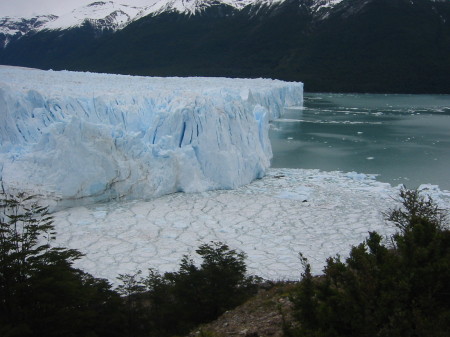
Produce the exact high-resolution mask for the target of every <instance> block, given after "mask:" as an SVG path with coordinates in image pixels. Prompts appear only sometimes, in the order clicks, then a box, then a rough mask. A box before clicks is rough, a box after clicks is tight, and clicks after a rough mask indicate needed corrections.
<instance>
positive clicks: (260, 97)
mask: <svg viewBox="0 0 450 337" xmlns="http://www.w3.org/2000/svg"><path fill="white" fill-rule="evenodd" d="M302 102H303V84H302V83H299V82H283V81H278V80H271V79H229V78H200V77H192V78H157V77H133V76H125V75H111V74H94V73H78V72H69V71H58V72H56V71H51V70H50V71H42V70H37V69H27V68H18V67H9V66H0V163H1V166H0V177H1V184H2V187H3V189H4V190H5V191H8V192H14V191H26V192H29V193H32V194H37V195H40V196H41V198H42V199H43V200H46V201H47V202H48V203H49V204H50V205H51V207H52V208H55V209H56V208H64V207H72V206H79V205H86V204H90V203H94V202H101V201H109V200H130V199H150V198H153V197H158V196H161V195H165V194H169V193H173V192H178V191H183V192H199V191H206V190H214V189H232V188H236V187H239V186H242V185H243V184H247V183H249V182H251V181H253V180H254V179H257V178H261V177H263V176H264V175H265V173H266V170H267V168H268V167H269V166H270V159H271V156H272V150H271V145H270V141H269V138H268V128H269V120H270V119H274V118H277V117H279V116H280V113H281V112H282V109H283V108H284V107H286V106H300V105H302Z"/></svg>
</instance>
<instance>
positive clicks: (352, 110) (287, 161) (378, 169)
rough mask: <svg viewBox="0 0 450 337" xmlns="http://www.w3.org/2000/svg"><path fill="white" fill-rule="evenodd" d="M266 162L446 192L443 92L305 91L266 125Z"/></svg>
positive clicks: (448, 142) (449, 123)
mask: <svg viewBox="0 0 450 337" xmlns="http://www.w3.org/2000/svg"><path fill="white" fill-rule="evenodd" d="M270 137H271V141H272V149H273V153H274V158H273V160H272V167H276V168H280V167H286V168H318V169H321V170H326V171H335V170H337V171H344V172H350V171H356V172H362V173H370V174H378V177H377V179H378V180H380V181H384V182H389V183H391V184H393V185H398V184H405V185H406V186H407V187H408V188H415V187H418V186H419V185H420V184H423V183H430V184H435V185H439V186H440V188H441V189H448V190H450V170H449V167H450V95H374V94H305V100H304V107H303V108H300V109H299V108H290V109H286V110H285V113H284V115H283V117H282V118H281V119H279V120H276V121H274V122H272V125H271V130H270Z"/></svg>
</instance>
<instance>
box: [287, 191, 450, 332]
mask: <svg viewBox="0 0 450 337" xmlns="http://www.w3.org/2000/svg"><path fill="white" fill-rule="evenodd" d="M400 197H401V202H402V207H401V208H397V209H394V210H392V211H390V212H389V213H388V214H387V216H386V217H387V220H389V221H391V222H392V223H393V224H394V225H395V226H396V227H397V228H398V230H399V231H398V233H396V234H395V235H393V236H392V238H391V245H386V244H383V243H382V238H381V236H380V235H379V234H377V233H375V232H372V233H370V234H369V238H368V239H367V240H366V241H365V242H364V243H362V244H360V245H358V246H356V247H353V248H352V250H351V252H350V255H349V257H348V258H347V259H346V261H345V262H343V261H341V258H340V257H339V256H337V257H334V258H329V259H328V260H327V264H326V267H325V269H324V275H323V276H320V277H317V278H315V277H313V276H312V275H311V272H310V266H309V264H308V263H307V262H306V261H305V263H304V264H305V271H304V273H303V279H302V281H301V282H300V284H299V287H298V289H297V291H296V293H295V294H294V295H293V301H294V306H295V313H296V317H297V319H298V320H299V322H300V327H299V328H297V329H295V330H292V331H291V332H290V334H291V335H294V336H327V337H328V336H390V337H395V336H398V337H400V336H401V337H408V336H430V337H431V336H433V337H437V336H448V335H449V333H450V325H449V322H450V231H449V230H448V229H447V228H445V226H444V223H445V222H444V221H445V216H444V212H443V211H441V210H440V209H439V208H438V207H437V206H436V205H435V203H434V202H433V200H432V199H431V198H426V197H423V196H421V195H420V194H419V193H418V192H417V191H410V190H406V189H403V190H402V191H401V192H400Z"/></svg>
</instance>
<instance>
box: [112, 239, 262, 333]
mask: <svg viewBox="0 0 450 337" xmlns="http://www.w3.org/2000/svg"><path fill="white" fill-rule="evenodd" d="M196 253H197V254H198V255H199V256H200V257H201V258H202V262H201V264H200V266H197V265H196V264H195V263H194V261H193V260H192V258H190V257H189V256H187V255H185V256H184V257H183V258H182V260H181V263H180V266H179V270H178V271H177V272H171V273H165V274H164V275H161V274H159V273H158V272H156V271H155V270H153V269H150V271H149V275H148V277H146V278H140V281H138V282H137V283H136V277H133V276H130V275H128V276H124V275H122V276H121V278H120V280H121V282H122V283H123V284H122V285H121V286H120V287H119V290H120V289H131V288H133V287H134V288H135V289H137V291H136V292H135V293H134V294H135V295H140V296H137V297H136V298H135V301H137V302H141V303H143V302H147V303H148V304H149V305H148V306H147V307H142V308H141V309H142V310H143V311H144V312H146V315H147V317H149V321H148V322H149V325H150V326H149V329H150V331H152V334H153V335H155V336H170V335H174V334H183V333H187V332H188V331H189V330H190V329H192V328H193V327H195V326H197V325H198V324H201V323H205V322H208V321H211V320H213V319H215V318H217V317H218V316H219V315H220V314H222V313H223V312H225V311H226V310H229V309H231V308H233V307H235V306H237V305H239V304H241V303H242V302H243V301H245V300H246V299H247V298H249V296H251V295H252V294H254V293H255V290H256V283H257V281H258V279H257V278H254V277H249V276H247V275H246V271H247V268H246V265H245V257H246V256H245V254H244V253H242V252H237V251H235V250H232V249H230V248H229V247H228V246H227V245H226V244H223V243H220V242H211V243H210V244H203V245H201V246H200V247H199V248H198V249H197V250H196ZM136 276H137V275H136ZM127 283H130V284H128V285H127ZM142 286H143V287H144V288H143V289H141V288H140V287H142ZM123 294H125V293H123Z"/></svg>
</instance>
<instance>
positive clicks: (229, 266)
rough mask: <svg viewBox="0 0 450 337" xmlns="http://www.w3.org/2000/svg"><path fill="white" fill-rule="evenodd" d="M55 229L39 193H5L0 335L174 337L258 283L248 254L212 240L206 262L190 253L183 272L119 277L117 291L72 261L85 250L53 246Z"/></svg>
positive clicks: (0, 208) (0, 232) (0, 207)
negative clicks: (248, 265) (250, 272)
mask: <svg viewBox="0 0 450 337" xmlns="http://www.w3.org/2000/svg"><path fill="white" fill-rule="evenodd" d="M55 235H56V233H55V231H54V226H53V218H52V216H51V215H50V214H49V213H48V208H47V207H43V206H41V205H39V203H37V202H36V200H35V197H33V196H27V195H25V194H18V195H8V194H4V193H1V194H0V336H2V337H13V336H16V337H19V336H20V337H22V336H68V337H70V336H92V337H94V336H108V337H109V336H112V337H114V336H133V337H137V336H158V337H162V336H170V335H173V334H175V333H183V332H187V331H188V330H189V329H190V328H192V327H194V326H196V325H197V324H199V323H203V322H207V321H209V320H212V319H214V318H216V317H217V316H218V315H220V314H221V313H223V312H224V311H225V310H228V309H231V308H233V307H234V306H236V305H238V304H240V303H241V302H242V301H243V300H245V299H247V298H248V297H249V296H250V295H251V294H252V293H253V291H254V289H255V287H256V279H255V278H253V277H248V276H246V265H245V254H244V253H241V252H236V251H235V250H232V249H230V248H229V247H228V246H227V245H225V244H223V243H211V244H203V245H201V246H200V247H199V248H198V249H197V250H196V252H197V253H198V254H199V255H200V256H201V258H202V263H201V265H200V266H197V265H195V263H194V261H193V260H192V259H191V258H190V257H188V256H184V257H183V259H182V261H181V264H180V268H179V271H178V272H173V273H166V274H164V275H160V274H159V273H157V272H156V271H154V270H150V273H149V275H148V277H146V278H143V277H141V276H140V272H139V273H138V274H136V275H120V277H119V280H121V281H122V285H121V286H119V288H118V289H117V290H113V289H112V288H111V285H110V284H109V283H108V282H107V281H106V280H104V279H97V278H94V277H93V276H92V275H90V274H87V273H85V272H83V271H81V270H79V269H76V268H74V267H73V262H74V261H76V260H77V259H79V258H80V257H81V256H82V254H81V253H80V252H79V251H77V250H74V249H65V248H54V247H51V245H50V243H51V241H52V240H54V239H55ZM121 295H122V296H121Z"/></svg>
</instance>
